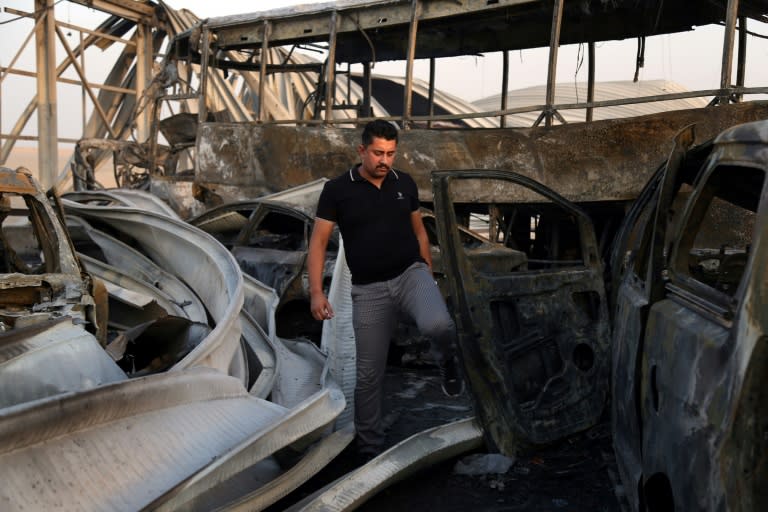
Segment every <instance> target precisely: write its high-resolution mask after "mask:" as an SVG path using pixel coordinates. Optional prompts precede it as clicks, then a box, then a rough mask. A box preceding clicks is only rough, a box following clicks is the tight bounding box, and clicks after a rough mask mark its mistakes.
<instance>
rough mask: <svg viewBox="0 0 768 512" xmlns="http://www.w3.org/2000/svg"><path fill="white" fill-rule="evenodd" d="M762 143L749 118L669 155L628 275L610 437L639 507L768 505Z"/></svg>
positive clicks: (765, 134)
mask: <svg viewBox="0 0 768 512" xmlns="http://www.w3.org/2000/svg"><path fill="white" fill-rule="evenodd" d="M766 148H768V123H766V122H759V123H751V124H747V125H742V126H739V127H735V128H732V129H730V130H728V131H726V132H724V133H723V134H721V135H720V136H719V137H718V138H717V139H715V140H714V142H712V143H710V144H707V145H704V147H703V148H694V149H693V150H691V151H689V152H688V154H686V155H685V158H682V159H680V160H679V161H680V162H682V163H681V164H680V165H668V166H667V174H668V176H665V178H664V180H663V181H662V183H663V184H662V186H661V187H660V190H659V192H658V197H659V199H658V206H657V210H658V212H660V213H657V214H656V215H655V218H656V219H658V221H657V222H655V223H653V229H652V230H646V231H647V233H648V235H647V236H646V238H648V239H650V240H653V242H651V243H650V247H651V250H650V254H649V256H648V257H647V258H642V257H641V258H640V259H639V260H638V261H640V262H641V265H640V268H642V266H643V265H647V270H646V272H645V276H647V281H648V283H647V284H646V285H645V289H646V291H645V292H644V293H638V291H639V290H640V288H639V287H637V286H636V285H634V284H633V282H634V279H633V278H631V277H630V276H626V275H625V278H624V279H623V280H622V283H621V287H620V289H619V291H618V294H617V296H618V299H617V310H616V322H615V325H614V342H615V344H616V350H617V354H620V353H621V352H623V353H624V354H628V353H630V352H634V355H633V356H632V357H631V358H627V357H616V358H615V364H614V368H613V370H614V390H615V393H616V394H615V397H614V406H613V409H614V412H613V416H614V435H615V441H614V442H615V448H616V456H617V462H618V463H619V470H620V473H621V477H622V479H623V480H624V482H625V486H626V487H627V489H628V491H629V492H628V496H629V497H630V503H631V505H632V507H633V509H634V510H672V509H674V510H691V511H695V510H702V511H703V510H707V511H709V510H764V509H765V508H766V506H768V494H767V493H766V491H765V486H764V484H765V481H766V478H767V471H768V469H766V465H765V454H766V453H767V449H766V447H767V446H768V445H767V441H766V439H768V437H766V435H765V432H766V431H767V430H766V429H767V428H768V427H766V421H765V410H766V407H767V406H768V393H766V391H765V385H764V383H765V380H766V378H767V377H768V365H766V362H765V361H766V360H768V347H767V344H766V329H767V324H768V321H766V315H765V310H766V283H768V280H767V279H766V276H765V268H766V259H765V258H766V257H767V256H766V255H767V254H768V247H766V245H768V240H766V236H765V231H766V226H768V205H766V181H767V180H766V171H767V170H768V151H766ZM702 156H705V157H706V159H704V160H702V158H701V157H702ZM674 160H675V152H673V157H672V158H671V159H670V162H672V161H674ZM691 173H692V174H693V177H691V178H690V179H689V177H687V176H686V175H689V174H691ZM675 176H676V177H675ZM665 198H666V199H665ZM676 198H679V199H676ZM659 230H661V231H662V233H661V234H659V233H658V231H659ZM654 246H656V248H654ZM630 252H631V251H630ZM643 260H645V261H646V263H645V264H642V261H643ZM641 309H644V310H646V311H647V313H639V312H638V310H641ZM632 318H634V320H631V319H632ZM627 319H630V320H629V321H628V320H627ZM633 361H634V364H632V362H633ZM627 403H629V404H631V405H630V407H629V408H627ZM632 423H634V424H632Z"/></svg>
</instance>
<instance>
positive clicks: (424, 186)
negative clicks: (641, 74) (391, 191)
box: [195, 102, 768, 202]
mask: <svg viewBox="0 0 768 512" xmlns="http://www.w3.org/2000/svg"><path fill="white" fill-rule="evenodd" d="M767 117H768V103H765V102H755V103H745V104H738V105H722V106H719V107H716V108H705V109H692V110H683V111H675V112H665V113H661V114H653V115H648V116H643V117H639V118H632V119H615V120H605V121H597V122H594V123H590V124H578V125H564V126H554V127H550V128H546V127H542V128H531V129H518V128H509V129H488V130H421V129H413V130H409V131H404V132H402V133H401V134H400V144H399V145H398V156H397V160H396V163H395V165H396V166H397V167H398V168H401V169H403V170H404V171H407V172H409V173H411V174H412V175H413V176H414V179H415V180H416V183H417V185H418V187H419V194H420V197H421V199H422V200H424V201H431V199H432V190H431V182H430V174H431V172H432V171H433V170H436V169H462V168H464V169H466V168H482V169H508V170H512V171H514V172H516V173H519V174H522V175H525V176H528V177H530V178H533V179H536V180H537V181H539V182H541V183H543V184H544V185H547V186H550V187H553V188H556V189H557V190H558V191H559V192H560V193H561V194H562V195H563V196H564V197H566V198H567V199H569V200H571V201H576V202H581V201H610V200H631V199H634V198H635V197H636V196H637V195H638V194H639V192H640V190H642V188H643V186H644V185H645V183H646V182H647V181H648V179H649V178H650V176H651V174H652V172H653V169H655V168H656V167H657V165H658V164H659V163H660V162H662V161H664V160H665V159H666V157H667V156H668V155H669V151H670V150H671V147H672V145H671V141H672V139H673V137H674V135H675V134H676V133H677V132H678V131H680V129H682V128H683V127H684V126H687V125H689V124H695V125H696V133H697V140H696V142H697V143H701V142H703V141H705V140H707V139H710V138H713V137H714V136H715V135H717V134H718V133H720V132H721V131H723V130H724V129H726V128H728V127H730V126H733V125H736V124H739V123H744V122H748V121H755V120H758V119H763V118H767ZM359 143H360V141H359V130H357V129H347V128H323V129H318V128H308V127H288V126H275V125H253V124H211V123H208V124H203V125H201V127H200V141H199V152H198V157H197V158H198V165H197V171H196V178H195V179H196V182H199V183H205V184H206V186H208V185H218V190H221V191H222V193H225V192H226V193H227V194H228V195H227V196H226V200H234V199H245V198H247V197H248V196H245V195H239V196H237V195H233V194H237V193H238V191H237V190H236V188H237V187H241V188H242V187H251V188H250V189H248V188H246V189H245V190H246V191H245V192H240V193H241V194H247V193H248V192H249V191H250V192H251V193H253V192H254V191H256V190H258V189H261V190H263V189H265V188H266V189H267V190H273V191H275V190H283V189H286V188H289V187H293V186H297V185H300V184H302V183H306V182H308V181H311V180H314V179H317V178H324V177H325V178H330V177H334V176H336V175H338V174H340V173H341V172H343V171H344V170H345V169H347V168H348V167H349V166H350V165H352V164H354V163H356V162H357V161H358V156H357V154H356V152H355V148H356V147H357V145H358V144H359ZM609 177H610V178H609ZM228 185H234V187H233V189H232V190H226V189H224V188H223V187H225V186H228ZM251 197H253V196H251ZM454 200H455V201H457V202H476V201H483V200H484V191H483V190H482V189H478V188H473V187H472V186H471V184H468V186H467V187H466V188H465V189H463V190H462V191H460V192H459V194H458V195H457V196H456V197H455V198H454Z"/></svg>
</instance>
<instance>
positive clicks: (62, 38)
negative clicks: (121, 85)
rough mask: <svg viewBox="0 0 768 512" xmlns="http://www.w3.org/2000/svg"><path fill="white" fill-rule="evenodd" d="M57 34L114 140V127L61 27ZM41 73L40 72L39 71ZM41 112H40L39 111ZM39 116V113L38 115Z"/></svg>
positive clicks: (57, 28)
mask: <svg viewBox="0 0 768 512" xmlns="http://www.w3.org/2000/svg"><path fill="white" fill-rule="evenodd" d="M55 29H56V34H58V36H59V40H60V41H61V45H62V46H63V47H64V51H66V52H67V55H68V56H69V58H70V60H71V61H72V67H74V68H75V71H76V72H77V74H78V75H79V76H80V80H81V81H82V83H83V87H84V88H85V91H86V92H87V93H88V95H89V96H90V97H91V101H93V106H94V108H95V109H96V112H98V113H99V117H101V120H102V121H104V124H105V125H106V126H107V129H108V130H109V134H110V136H111V137H112V138H114V137H115V133H114V132H113V131H112V127H111V126H110V125H109V121H108V119H107V114H106V112H104V109H103V108H101V104H100V103H99V99H98V98H97V97H96V95H95V94H94V92H93V91H92V90H91V88H90V87H88V86H87V85H86V82H87V80H86V78H85V71H83V70H82V69H81V68H80V65H79V64H78V63H77V57H76V56H75V54H74V53H72V50H71V49H70V48H69V44H68V43H67V38H66V37H65V36H64V34H63V33H62V32H61V29H60V28H59V27H55ZM38 73H39V71H38ZM38 112H39V110H38ZM38 115H39V113H38Z"/></svg>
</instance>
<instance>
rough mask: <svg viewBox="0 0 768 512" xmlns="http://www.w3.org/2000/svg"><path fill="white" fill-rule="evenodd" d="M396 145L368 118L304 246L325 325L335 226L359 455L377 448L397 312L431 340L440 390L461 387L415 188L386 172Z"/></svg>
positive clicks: (315, 308) (316, 307) (392, 134)
mask: <svg viewBox="0 0 768 512" xmlns="http://www.w3.org/2000/svg"><path fill="white" fill-rule="evenodd" d="M397 142H398V137H397V129H396V128H395V127H394V126H393V125H392V124H390V123H388V122H386V121H381V120H375V121H371V122H370V123H368V124H367V125H366V126H365V129H364V130H363V134H362V144H360V146H359V147H358V148H357V152H358V154H359V155H360V160H361V163H360V164H357V165H355V166H353V167H351V168H350V169H349V170H348V171H347V172H345V173H344V174H342V175H341V176H339V177H337V178H335V179H333V180H331V181H329V182H327V183H326V184H325V187H324V188H323V192H322V194H321V195H320V200H319V202H318V205H317V216H316V218H315V226H314V229H313V231H312V237H311V239H310V243H309V256H308V270H309V287H310V294H311V306H310V307H311V310H312V316H313V317H314V318H315V319H317V320H327V319H330V318H333V314H334V313H333V308H332V307H331V304H330V303H329V302H328V298H327V297H326V296H325V293H324V292H323V288H322V271H323V263H324V260H325V252H326V247H327V245H328V240H329V238H330V236H331V233H332V231H333V228H334V225H335V224H338V226H339V230H340V231H341V236H342V239H343V240H344V249H345V253H346V258H347V264H348V265H349V269H350V271H351V273H352V310H353V328H354V332H355V340H356V341H355V343H356V349H357V354H356V359H357V372H356V376H357V384H356V388H355V428H356V430H357V447H358V453H359V454H361V455H362V456H364V457H370V456H374V455H376V454H378V453H379V452H380V451H381V449H382V448H383V443H384V429H383V426H382V400H383V383H384V372H385V370H386V362H387V351H388V349H389V340H390V337H391V335H392V332H393V329H394V327H395V326H396V321H397V314H398V312H399V311H404V312H405V313H407V314H409V315H410V316H411V317H412V318H413V320H414V321H415V323H416V325H417V327H418V328H419V331H420V332H421V333H422V334H424V335H426V336H428V337H430V339H431V340H432V345H433V347H432V353H433V354H434V355H435V357H436V359H437V361H438V363H439V366H440V369H441V374H442V376H443V391H444V392H445V393H446V394H447V395H449V396H456V395H458V394H460V393H461V392H462V387H463V381H462V380H461V379H460V378H459V374H458V370H457V366H456V360H455V358H454V350H455V341H456V327H455V324H454V323H453V320H452V319H451V317H450V314H449V313H448V308H447V307H446V305H445V301H444V300H443V297H442V295H441V294H440V289H439V288H438V286H437V283H436V282H435V280H434V278H433V276H432V257H431V254H430V251H429V239H428V237H427V232H426V229H425V228H424V223H423V221H422V218H421V213H420V212H419V199H418V189H417V187H416V183H415V182H414V181H413V179H412V178H411V177H410V176H409V175H408V174H406V173H404V172H402V171H399V170H395V169H394V168H392V163H393V161H394V159H395V153H396V150H397Z"/></svg>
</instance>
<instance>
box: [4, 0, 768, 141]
mask: <svg viewBox="0 0 768 512" xmlns="http://www.w3.org/2000/svg"><path fill="white" fill-rule="evenodd" d="M167 3H168V4H169V5H170V6H172V7H175V8H186V9H188V10H190V11H192V12H193V13H195V14H196V15H197V16H198V17H200V18H207V17H215V16H225V15H230V14H239V13H247V12H254V11H255V10H270V9H275V8H285V7H288V6H290V5H294V4H301V3H303V4H311V3H328V2H327V0H304V1H296V0H258V1H254V0H224V1H218V2H216V1H211V0H167ZM33 6H34V2H33V0H0V7H11V8H15V9H19V10H24V11H31V10H33ZM56 17H57V19H59V20H60V21H65V22H71V23H73V24H79V25H82V26H86V27H95V26H96V25H97V24H98V23H99V22H100V21H101V20H102V19H103V18H104V17H105V15H104V14H103V13H101V12H99V11H96V10H94V9H89V8H86V7H83V6H80V5H77V4H72V3H71V2H66V1H63V2H62V1H61V0H59V2H57V3H56ZM15 18H16V16H13V15H11V14H9V13H6V12H0V41H1V44H2V47H3V49H4V51H2V52H0V66H7V65H9V63H10V62H9V61H10V60H11V59H12V58H13V53H14V51H8V50H6V49H8V48H12V49H13V48H17V47H19V46H20V45H21V42H22V41H23V40H24V38H25V37H26V36H27V34H28V33H29V32H30V30H31V28H32V22H31V20H28V19H19V20H16V19H15ZM748 28H749V29H750V30H752V31H754V32H757V33H760V34H763V35H768V25H766V24H758V23H757V22H754V21H751V23H750V25H749V27H748ZM723 36H724V29H723V27H721V26H706V27H699V28H697V29H696V30H694V31H691V32H687V33H682V34H672V35H662V36H655V37H651V38H648V40H647V41H646V55H645V67H644V68H642V69H641V70H640V72H639V75H638V78H639V80H640V81H643V80H670V81H674V82H677V83H679V84H681V85H682V86H684V87H686V88H688V89H690V90H705V89H716V88H718V87H719V85H720V66H721V62H722V45H723ZM78 37H79V35H78V33H77V32H76V31H71V30H69V31H67V38H68V39H69V40H70V43H71V45H72V46H74V45H76V44H77V38H78ZM118 46H120V45H115V48H113V49H112V50H109V51H107V52H101V51H100V50H94V51H93V52H91V53H90V54H88V55H87V67H88V71H89V75H88V76H89V78H90V79H91V80H92V81H99V80H98V77H95V78H92V75H91V74H92V73H94V72H95V71H102V72H103V74H104V75H106V73H107V72H108V71H109V69H110V68H111V66H112V64H113V63H114V61H115V59H116V56H117V52H118V51H119V48H118ZM33 47H34V39H32V42H31V44H29V45H28V47H27V49H26V50H25V51H24V52H23V53H22V55H21V56H20V59H19V60H18V62H17V63H16V64H15V65H16V67H20V68H22V69H27V70H34V48H33ZM747 50H748V56H749V57H748V58H749V60H748V67H747V69H748V72H747V77H746V85H747V86H766V85H768V65H767V63H768V39H766V38H760V37H754V36H749V37H748V42H747ZM59 52H60V53H59V55H58V56H57V61H60V60H61V58H62V56H63V55H64V52H63V50H61V49H60V50H59ZM110 52H111V53H110ZM585 52H586V47H585V46H579V45H567V46H562V47H561V48H560V50H559V57H558V66H557V82H558V83H559V84H564V85H563V86H568V84H575V82H586V80H587V68H588V65H587V62H586V59H585V57H584V54H585ZM636 52H637V42H636V40H635V39H632V40H626V41H608V42H603V43H599V44H598V45H596V80H597V81H598V82H601V81H615V80H623V81H631V80H632V79H633V77H634V75H635V60H636ZM547 54H548V49H547V48H538V49H530V50H522V51H514V52H510V74H509V88H510V89H519V88H524V87H530V86H535V85H542V84H544V83H546V80H547V68H548V57H547ZM734 60H735V59H734ZM352 70H353V71H361V70H362V68H359V69H355V67H353V68H352ZM501 70H502V55H501V54H500V53H494V54H486V55H481V56H463V57H454V58H448V59H438V61H437V63H436V86H437V87H438V88H439V89H441V90H443V91H445V92H448V93H450V94H453V95H455V96H458V97H460V98H462V99H464V100H468V101H473V100H477V99H480V98H483V97H486V96H490V95H495V94H499V93H500V92H501V83H502V77H501ZM373 72H374V73H376V74H381V75H390V76H400V77H402V76H404V75H405V63H404V62H378V63H376V65H375V67H374V69H373ZM414 75H415V76H416V78H421V79H424V80H427V79H428V78H429V62H428V61H427V60H419V61H416V62H415V64H414ZM65 76H66V77H68V78H71V79H75V80H76V79H78V76H77V74H76V72H75V71H74V70H71V69H70V70H69V71H68V72H67V74H66V75H65ZM733 77H734V80H735V71H734V73H733ZM34 89H35V82H34V79H32V78H25V77H18V76H7V77H5V78H4V79H3V80H2V83H0V121H1V124H0V131H2V132H3V133H8V132H9V131H11V129H12V125H13V123H14V122H15V120H16V118H17V117H18V115H19V113H20V112H21V110H22V109H23V106H25V105H26V104H27V103H28V102H29V100H30V98H32V95H33V94H34ZM59 90H60V91H61V92H59V96H60V98H70V99H67V100H60V103H64V104H63V105H60V106H59V108H60V114H59V118H60V119H65V120H66V121H65V122H64V123H62V122H60V128H59V133H60V136H62V137H67V136H69V137H77V135H78V134H79V133H81V132H82V126H81V124H82V122H81V120H80V119H81V118H82V115H81V114H80V110H82V106H81V104H82V98H81V96H82V92H81V91H80V88H79V87H76V86H67V85H62V84H60V85H59ZM85 103H86V106H87V107H86V108H91V107H90V105H89V103H90V100H88V99H86V101H85ZM70 120H71V121H70ZM35 124H36V123H34V122H31V123H29V124H28V126H32V127H33V128H31V129H32V130H33V129H34V126H35ZM62 124H63V126H61V125H62Z"/></svg>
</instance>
